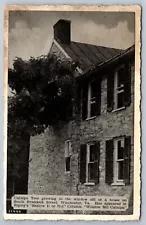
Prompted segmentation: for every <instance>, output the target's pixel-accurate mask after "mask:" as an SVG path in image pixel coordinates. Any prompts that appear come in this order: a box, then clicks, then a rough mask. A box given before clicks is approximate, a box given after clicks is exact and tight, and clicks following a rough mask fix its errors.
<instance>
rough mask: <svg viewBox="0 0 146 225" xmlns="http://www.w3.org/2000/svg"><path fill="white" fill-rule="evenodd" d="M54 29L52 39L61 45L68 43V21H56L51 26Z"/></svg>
mask: <svg viewBox="0 0 146 225" xmlns="http://www.w3.org/2000/svg"><path fill="white" fill-rule="evenodd" d="M53 28H54V39H55V40H56V41H58V42H61V43H66V44H69V43H70V41H71V40H70V39H71V37H70V36H71V35H70V21H69V20H62V19H60V20H58V21H57V23H56V24H55V25H54V26H53Z"/></svg>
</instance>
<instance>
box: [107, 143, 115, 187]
mask: <svg viewBox="0 0 146 225" xmlns="http://www.w3.org/2000/svg"><path fill="white" fill-rule="evenodd" d="M113 151H114V146H113V140H108V141H106V168H105V169H106V171H105V182H106V183H107V184H111V183H112V182H113Z"/></svg>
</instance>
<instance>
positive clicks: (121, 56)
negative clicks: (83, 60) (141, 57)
mask: <svg viewBox="0 0 146 225" xmlns="http://www.w3.org/2000/svg"><path fill="white" fill-rule="evenodd" d="M134 52H135V45H132V46H130V47H129V48H127V49H126V50H124V51H123V52H121V53H119V54H118V55H116V56H114V57H112V58H110V59H108V60H106V61H105V62H102V63H100V64H98V65H95V66H94V67H92V68H91V69H90V70H88V71H86V72H85V73H84V74H83V75H85V74H86V75H87V74H90V73H93V72H96V71H97V70H98V69H99V68H100V69H101V68H102V67H103V66H108V65H110V64H112V63H114V62H116V61H118V60H119V59H121V58H123V57H125V56H126V55H131V54H133V53H134Z"/></svg>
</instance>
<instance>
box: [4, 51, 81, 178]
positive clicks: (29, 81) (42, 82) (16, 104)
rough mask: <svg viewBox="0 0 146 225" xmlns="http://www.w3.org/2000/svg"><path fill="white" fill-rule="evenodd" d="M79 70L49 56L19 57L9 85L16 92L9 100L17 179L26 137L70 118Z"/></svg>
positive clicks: (12, 168)
mask: <svg viewBox="0 0 146 225" xmlns="http://www.w3.org/2000/svg"><path fill="white" fill-rule="evenodd" d="M76 67H77V64H76V63H73V62H72V61H70V60H66V61H62V60H60V59H59V58H57V57H56V56H55V55H51V54H49V55H47V56H41V57H38V58H33V57H31V58H30V59H29V60H22V59H21V58H16V59H15V60H14V63H13V68H12V69H9V70H8V84H9V87H10V88H11V89H12V91H13V92H14V95H13V96H12V97H10V98H9V100H8V102H9V103H8V169H9V171H11V172H12V173H13V174H15V175H16V176H19V175H20V173H19V172H18V171H19V169H20V168H17V167H19V166H18V164H19V163H15V162H17V161H18V162H19V160H20V155H21V149H22V148H23V140H22V138H23V137H24V139H25V138H26V139H27V138H28V136H33V135H36V134H39V133H41V132H43V131H44V129H45V128H46V127H47V126H48V125H53V124H55V123H57V122H59V121H60V120H63V121H67V120H68V119H70V116H71V115H72V108H73V101H74V99H75V93H76V80H75V78H74V72H75V69H76ZM16 137H17V138H16ZM17 139H18V140H17ZM19 140H20V141H19ZM20 142H21V143H20ZM24 144H25V142H24ZM12 159H13V162H12ZM16 171H17V172H16Z"/></svg>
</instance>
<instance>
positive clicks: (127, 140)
mask: <svg viewBox="0 0 146 225" xmlns="http://www.w3.org/2000/svg"><path fill="white" fill-rule="evenodd" d="M130 154H131V137H130V136H128V137H125V143H124V168H123V169H124V171H123V172H124V183H125V184H129V183H130V158H131V157H130Z"/></svg>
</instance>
